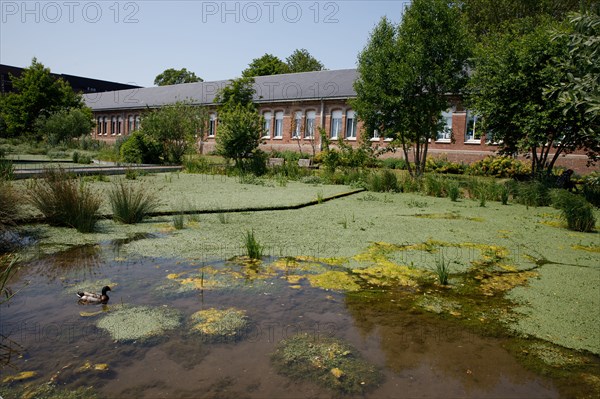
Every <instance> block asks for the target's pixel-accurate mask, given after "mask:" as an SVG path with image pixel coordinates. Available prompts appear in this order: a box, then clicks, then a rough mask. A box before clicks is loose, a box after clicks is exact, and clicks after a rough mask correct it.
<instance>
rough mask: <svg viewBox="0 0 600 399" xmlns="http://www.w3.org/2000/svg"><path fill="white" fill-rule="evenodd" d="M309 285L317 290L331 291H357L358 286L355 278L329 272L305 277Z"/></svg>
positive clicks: (337, 272)
mask: <svg viewBox="0 0 600 399" xmlns="http://www.w3.org/2000/svg"><path fill="white" fill-rule="evenodd" d="M306 278H307V279H308V281H309V282H310V285H312V286H313V287H317V288H322V289H325V290H333V291H358V290H360V285H358V284H357V282H356V278H355V277H354V276H352V275H350V274H348V273H347V272H339V271H329V272H325V273H322V274H311V275H308V276H306Z"/></svg>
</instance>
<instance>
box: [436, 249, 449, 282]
mask: <svg viewBox="0 0 600 399" xmlns="http://www.w3.org/2000/svg"><path fill="white" fill-rule="evenodd" d="M450 262H451V261H450V260H448V261H446V260H445V258H444V254H443V253H442V254H441V255H440V256H439V257H438V258H437V259H436V260H435V268H434V269H433V270H434V272H435V274H436V276H437V278H438V282H439V283H440V284H441V285H448V277H450Z"/></svg>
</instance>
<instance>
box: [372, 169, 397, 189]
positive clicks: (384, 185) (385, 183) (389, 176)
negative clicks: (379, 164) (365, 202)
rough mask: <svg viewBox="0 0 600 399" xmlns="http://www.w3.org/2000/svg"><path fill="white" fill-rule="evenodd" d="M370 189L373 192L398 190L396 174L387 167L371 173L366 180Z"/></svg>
mask: <svg viewBox="0 0 600 399" xmlns="http://www.w3.org/2000/svg"><path fill="white" fill-rule="evenodd" d="M367 183H368V188H369V190H370V191H375V192H380V193H382V192H396V191H399V190H398V178H397V177H396V174H395V173H394V172H392V171H391V170H389V169H384V170H382V171H381V172H377V173H372V174H371V175H370V176H369V179H368V181H367Z"/></svg>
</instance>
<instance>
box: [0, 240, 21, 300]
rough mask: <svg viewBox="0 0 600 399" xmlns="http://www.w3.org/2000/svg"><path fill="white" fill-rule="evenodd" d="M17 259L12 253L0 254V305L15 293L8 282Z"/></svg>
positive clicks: (13, 271) (15, 269)
mask: <svg viewBox="0 0 600 399" xmlns="http://www.w3.org/2000/svg"><path fill="white" fill-rule="evenodd" d="M0 231H1V230H0ZM17 260H18V258H17V257H16V256H14V255H6V256H0V305H2V304H3V303H5V302H8V301H9V300H10V299H11V298H12V297H13V296H14V295H15V294H14V292H13V291H12V290H11V289H10V288H9V287H8V282H9V280H10V279H11V277H12V276H13V275H14V274H15V273H16V272H17V270H18V268H17V266H16V263H17Z"/></svg>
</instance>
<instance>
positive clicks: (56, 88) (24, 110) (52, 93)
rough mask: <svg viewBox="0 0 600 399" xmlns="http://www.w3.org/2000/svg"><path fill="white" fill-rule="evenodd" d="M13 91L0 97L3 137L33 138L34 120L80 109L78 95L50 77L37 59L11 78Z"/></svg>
mask: <svg viewBox="0 0 600 399" xmlns="http://www.w3.org/2000/svg"><path fill="white" fill-rule="evenodd" d="M11 81H12V84H13V87H14V89H15V91H14V92H11V93H8V94H6V95H5V96H2V97H0V119H2V122H1V123H0V125H2V129H3V130H2V131H0V134H2V135H3V136H4V137H19V136H22V135H23V136H31V137H33V138H35V139H37V140H41V137H36V136H35V135H34V130H35V129H34V124H35V120H36V119H37V118H38V117H40V116H42V117H44V116H46V117H47V116H50V115H51V114H53V113H55V112H57V111H60V110H62V109H68V108H81V107H83V100H82V98H81V96H80V95H78V94H75V92H73V89H72V88H71V86H70V85H69V84H68V83H67V82H65V81H64V80H62V79H56V78H54V77H53V76H52V75H51V74H50V69H49V68H46V67H44V65H42V63H40V62H38V61H37V59H36V58H34V59H33V60H32V61H31V66H29V68H25V69H24V70H23V72H22V74H21V76H20V77H15V76H11Z"/></svg>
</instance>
